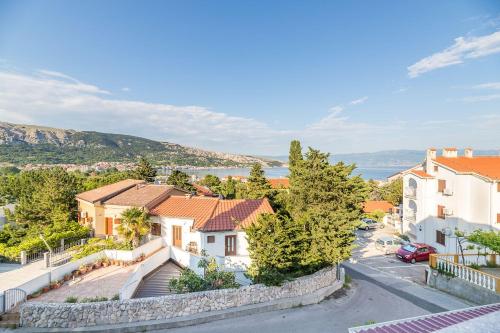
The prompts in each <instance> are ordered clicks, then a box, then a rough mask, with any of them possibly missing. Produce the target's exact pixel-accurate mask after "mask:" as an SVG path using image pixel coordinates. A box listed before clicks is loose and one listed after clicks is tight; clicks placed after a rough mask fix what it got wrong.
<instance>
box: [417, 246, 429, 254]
mask: <svg viewBox="0 0 500 333" xmlns="http://www.w3.org/2000/svg"><path fill="white" fill-rule="evenodd" d="M418 252H420V253H425V252H427V248H426V247H421V248H419V249H418Z"/></svg>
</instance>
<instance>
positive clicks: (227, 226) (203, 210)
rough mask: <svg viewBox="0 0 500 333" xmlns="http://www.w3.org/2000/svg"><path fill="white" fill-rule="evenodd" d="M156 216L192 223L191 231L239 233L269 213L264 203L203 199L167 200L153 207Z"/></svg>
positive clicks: (267, 202) (258, 200) (153, 213)
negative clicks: (231, 231) (187, 220)
mask: <svg viewBox="0 0 500 333" xmlns="http://www.w3.org/2000/svg"><path fill="white" fill-rule="evenodd" d="M150 213H151V214H152V215H157V216H169V217H181V218H182V217H184V218H193V219H194V226H193V227H194V228H195V229H199V230H202V231H224V230H235V229H242V228H245V227H247V226H249V225H250V224H252V223H255V222H256V221H257V218H258V216H259V215H260V214H262V213H273V209H272V208H271V205H270V204H269V201H267V199H257V200H248V199H241V200H220V199H217V198H207V197H191V198H187V197H180V196H171V197H169V198H167V199H166V200H164V201H163V202H162V203H160V204H159V205H158V206H156V207H154V208H153V209H152V210H151V211H150Z"/></svg>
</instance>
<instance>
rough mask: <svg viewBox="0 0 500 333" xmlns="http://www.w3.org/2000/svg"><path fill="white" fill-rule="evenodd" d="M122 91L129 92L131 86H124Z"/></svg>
mask: <svg viewBox="0 0 500 333" xmlns="http://www.w3.org/2000/svg"><path fill="white" fill-rule="evenodd" d="M121 91H123V92H129V91H130V88H129V87H123V88H122V89H121Z"/></svg>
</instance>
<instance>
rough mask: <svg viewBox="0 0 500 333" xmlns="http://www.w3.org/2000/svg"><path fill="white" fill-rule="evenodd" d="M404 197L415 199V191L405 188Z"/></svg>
mask: <svg viewBox="0 0 500 333" xmlns="http://www.w3.org/2000/svg"><path fill="white" fill-rule="evenodd" d="M404 195H405V197H407V198H413V199H415V198H416V197H417V189H416V188H414V187H411V186H407V187H405V189H404Z"/></svg>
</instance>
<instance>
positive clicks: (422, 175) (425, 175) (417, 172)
mask: <svg viewBox="0 0 500 333" xmlns="http://www.w3.org/2000/svg"><path fill="white" fill-rule="evenodd" d="M410 173H411V174H414V175H416V176H419V177H420V178H434V177H433V176H432V175H429V174H428V173H426V172H425V171H423V170H411V171H410Z"/></svg>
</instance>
